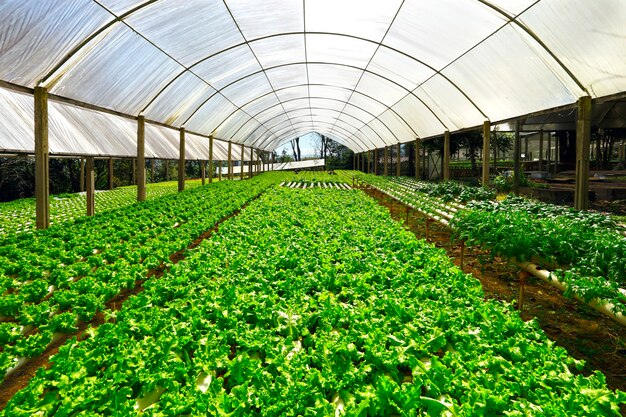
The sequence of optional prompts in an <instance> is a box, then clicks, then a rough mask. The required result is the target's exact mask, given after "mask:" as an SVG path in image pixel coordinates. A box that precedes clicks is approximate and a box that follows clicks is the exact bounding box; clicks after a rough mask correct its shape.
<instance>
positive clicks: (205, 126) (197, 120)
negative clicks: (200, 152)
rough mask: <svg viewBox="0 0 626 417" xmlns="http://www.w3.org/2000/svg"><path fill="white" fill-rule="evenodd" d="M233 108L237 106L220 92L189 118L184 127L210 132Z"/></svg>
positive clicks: (199, 131)
mask: <svg viewBox="0 0 626 417" xmlns="http://www.w3.org/2000/svg"><path fill="white" fill-rule="evenodd" d="M235 110H237V107H236V106H235V105H234V104H232V103H231V102H230V101H228V100H227V99H226V98H225V97H224V96H222V95H221V94H215V95H213V96H212V97H211V98H210V99H209V101H207V102H206V103H205V104H204V105H203V106H202V107H201V108H200V109H199V110H198V111H197V112H196V113H195V114H194V115H193V116H192V117H191V119H189V121H188V122H187V124H186V125H185V127H186V128H188V129H189V130H193V131H196V132H198V133H207V134H210V133H211V132H213V129H215V128H217V127H218V125H219V124H220V123H221V122H222V121H224V120H225V119H226V118H227V117H228V116H229V115H230V114H231V113H233V112H234V111H235Z"/></svg>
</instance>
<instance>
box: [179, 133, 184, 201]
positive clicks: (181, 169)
mask: <svg viewBox="0 0 626 417" xmlns="http://www.w3.org/2000/svg"><path fill="white" fill-rule="evenodd" d="M184 190H185V128H184V127H181V128H180V148H179V151H178V192H181V191H184Z"/></svg>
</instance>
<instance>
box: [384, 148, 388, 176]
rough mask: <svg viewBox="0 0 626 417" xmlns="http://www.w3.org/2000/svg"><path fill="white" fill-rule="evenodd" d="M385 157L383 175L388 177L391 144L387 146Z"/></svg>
mask: <svg viewBox="0 0 626 417" xmlns="http://www.w3.org/2000/svg"><path fill="white" fill-rule="evenodd" d="M383 159H384V161H383V175H384V176H385V177H386V176H388V175H389V146H385V153H384V155H383Z"/></svg>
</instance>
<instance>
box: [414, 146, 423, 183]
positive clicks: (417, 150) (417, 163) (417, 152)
mask: <svg viewBox="0 0 626 417" xmlns="http://www.w3.org/2000/svg"><path fill="white" fill-rule="evenodd" d="M421 147H422V140H421V139H420V138H416V139H415V179H416V180H419V179H420V148H421Z"/></svg>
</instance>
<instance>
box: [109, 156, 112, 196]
mask: <svg viewBox="0 0 626 417" xmlns="http://www.w3.org/2000/svg"><path fill="white" fill-rule="evenodd" d="M108 174H109V190H112V189H113V158H109V172H108Z"/></svg>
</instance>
